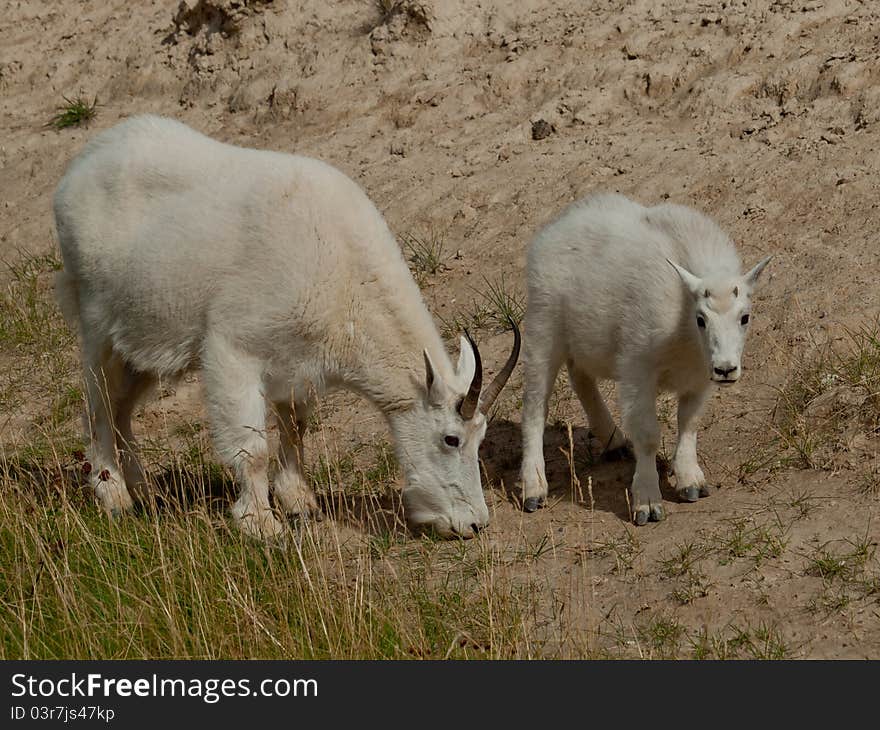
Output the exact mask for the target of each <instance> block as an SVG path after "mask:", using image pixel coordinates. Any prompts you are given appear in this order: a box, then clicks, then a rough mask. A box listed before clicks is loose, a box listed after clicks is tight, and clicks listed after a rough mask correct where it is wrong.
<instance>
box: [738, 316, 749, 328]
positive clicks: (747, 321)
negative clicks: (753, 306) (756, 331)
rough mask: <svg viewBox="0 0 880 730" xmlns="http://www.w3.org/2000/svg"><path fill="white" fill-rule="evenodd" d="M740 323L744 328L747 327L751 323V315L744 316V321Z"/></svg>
mask: <svg viewBox="0 0 880 730" xmlns="http://www.w3.org/2000/svg"><path fill="white" fill-rule="evenodd" d="M739 323H740V324H741V325H742V326H743V327H745V326H746V325H747V324H748V323H749V315H747V314H744V315H743V316H742V319H741V320H740V321H739Z"/></svg>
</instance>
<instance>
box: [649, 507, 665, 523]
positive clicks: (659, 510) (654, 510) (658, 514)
mask: <svg viewBox="0 0 880 730" xmlns="http://www.w3.org/2000/svg"><path fill="white" fill-rule="evenodd" d="M665 519H666V510H665V509H663V505H662V504H652V505H651V521H652V522H663V520H665Z"/></svg>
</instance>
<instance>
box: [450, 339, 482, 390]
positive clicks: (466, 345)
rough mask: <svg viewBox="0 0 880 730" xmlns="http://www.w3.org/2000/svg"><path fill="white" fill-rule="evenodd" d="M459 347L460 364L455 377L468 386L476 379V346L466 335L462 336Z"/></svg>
mask: <svg viewBox="0 0 880 730" xmlns="http://www.w3.org/2000/svg"><path fill="white" fill-rule="evenodd" d="M458 348H459V349H458V366H457V367H456V368H455V377H456V378H458V379H459V380H460V381H461V382H463V383H464V384H465V387H467V385H469V384H470V382H471V380H473V379H474V371H475V370H476V369H477V361H476V359H475V358H474V348H472V347H471V343H470V342H468V341H467V338H466V337H465V336H464V335H462V336H461V341H460V342H459V345H458Z"/></svg>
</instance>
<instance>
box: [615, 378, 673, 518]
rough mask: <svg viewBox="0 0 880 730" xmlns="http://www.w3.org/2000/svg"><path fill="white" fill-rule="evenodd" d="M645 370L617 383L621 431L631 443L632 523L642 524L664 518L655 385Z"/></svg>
mask: <svg viewBox="0 0 880 730" xmlns="http://www.w3.org/2000/svg"><path fill="white" fill-rule="evenodd" d="M649 371H650V368H645V369H643V370H641V372H639V373H634V374H633V375H632V376H628V377H624V378H622V379H621V381H620V410H621V414H622V416H623V418H622V421H623V428H624V430H625V431H626V433H627V435H628V436H629V438H630V440H631V441H632V445H633V451H634V452H635V456H636V472H635V474H634V475H633V480H632V486H631V487H630V509H631V511H632V520H633V522H635V523H636V524H637V525H644V524H645V523H646V522H647V521H648V520H649V519H650V520H653V521H655V522H660V521H661V520H663V519H665V518H666V511H665V510H664V509H663V503H662V501H663V498H662V497H661V496H660V478H659V476H658V474H657V450H658V448H659V447H660V424H658V423H657V384H656V381H654V380H653V379H652V378H650V377H647V378H646V377H644V376H643V375H642V373H644V372H649Z"/></svg>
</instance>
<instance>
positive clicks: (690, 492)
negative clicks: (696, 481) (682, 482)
mask: <svg viewBox="0 0 880 730" xmlns="http://www.w3.org/2000/svg"><path fill="white" fill-rule="evenodd" d="M701 491H702V490H701V488H700V487H681V488H680V489H677V490H676V494H677V495H678V498H679V499H680V500H681V501H682V502H696V501H697V500H698V499H699V498H700V492H701ZM707 494H708V492H707Z"/></svg>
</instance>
